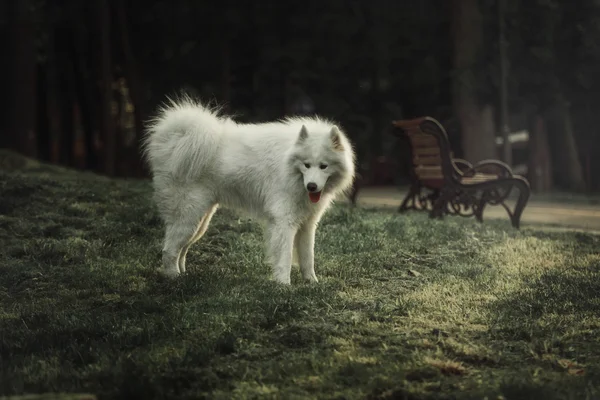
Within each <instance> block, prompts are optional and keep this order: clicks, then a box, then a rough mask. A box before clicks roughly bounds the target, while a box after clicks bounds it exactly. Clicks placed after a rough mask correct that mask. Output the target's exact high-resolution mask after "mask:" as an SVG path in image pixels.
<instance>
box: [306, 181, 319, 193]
mask: <svg viewBox="0 0 600 400" xmlns="http://www.w3.org/2000/svg"><path fill="white" fill-rule="evenodd" d="M306 188H307V189H308V191H309V192H314V191H316V190H317V184H316V183H314V182H309V183H308V185H306Z"/></svg>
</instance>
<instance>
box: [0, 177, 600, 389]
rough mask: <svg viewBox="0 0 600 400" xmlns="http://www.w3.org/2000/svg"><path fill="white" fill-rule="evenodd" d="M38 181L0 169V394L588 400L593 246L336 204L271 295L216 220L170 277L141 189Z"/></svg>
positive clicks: (225, 220) (256, 236) (227, 220)
mask: <svg viewBox="0 0 600 400" xmlns="http://www.w3.org/2000/svg"><path fill="white" fill-rule="evenodd" d="M36 168H37V170H36ZM40 171H41V172H40ZM43 171H44V168H42V167H40V166H34V169H33V170H30V171H28V172H26V173H18V172H11V173H0V395H2V394H5V395H6V394H14V393H24V392H25V393H36V392H47V391H55V392H59V391H71V392H73V391H77V392H81V391H86V392H91V393H96V394H98V395H99V397H100V398H106V399H108V398H123V399H125V398H133V397H132V396H133V395H137V396H141V397H143V398H145V399H151V398H159V397H162V398H164V397H177V398H198V397H202V395H206V396H210V397H211V398H223V399H228V398H253V397H260V398H269V397H272V398H307V397H316V396H317V395H318V396H319V397H320V398H348V399H350V398H366V397H369V396H372V397H379V398H408V399H430V398H435V399H442V398H459V399H471V398H483V397H484V396H488V398H490V399H493V398H497V396H498V395H501V394H502V395H504V396H505V398H507V399H533V398H545V399H585V398H586V396H592V395H594V394H595V395H598V389H599V388H598V385H597V384H596V385H595V386H594V384H593V383H591V382H593V381H595V382H599V381H600V333H599V332H600V331H599V329H600V318H599V315H600V300H599V298H598V294H599V293H600V255H599V249H600V239H599V237H598V236H593V235H587V234H581V233H560V234H550V233H543V232H537V231H526V232H515V231H513V230H512V229H511V228H510V227H509V224H508V222H505V223H504V222H495V223H492V222H487V223H486V224H484V225H479V224H477V223H476V222H475V221H473V220H463V219H456V218H448V219H446V220H445V221H431V220H429V219H428V218H427V217H426V216H425V215H422V214H409V215H406V216H401V215H398V214H396V213H394V212H383V211H369V210H355V211H352V210H349V209H348V208H346V207H343V206H339V207H336V208H335V209H333V210H332V211H331V212H330V213H328V214H327V217H326V218H325V219H324V221H323V223H322V225H321V227H320V229H319V231H318V236H317V249H316V251H317V254H316V262H317V275H318V276H319V278H320V279H321V283H319V284H318V285H306V284H302V283H301V282H300V275H299V272H298V271H297V269H295V270H294V272H293V277H292V280H293V285H292V286H291V287H280V286H278V285H276V284H274V283H272V282H269V281H268V280H267V278H268V276H269V268H268V266H266V265H265V264H264V259H263V255H262V238H261V230H260V228H259V227H258V226H257V225H256V224H255V223H253V222H251V221H248V220H246V219H238V218H237V217H236V216H235V215H234V214H232V213H230V212H227V211H226V210H220V211H219V212H218V213H217V215H216V217H215V218H214V220H213V221H214V222H213V224H212V226H211V227H210V229H209V231H208V233H207V235H206V236H205V238H204V239H203V240H202V241H201V242H199V243H198V244H197V245H195V246H194V247H193V249H192V251H191V254H190V255H189V256H188V270H189V272H188V274H187V276H185V278H184V279H179V280H176V281H174V282H166V281H164V280H163V279H161V278H160V277H159V276H158V275H157V274H156V272H155V271H154V269H155V267H156V266H157V265H158V263H159V256H160V254H159V253H160V239H161V236H162V227H161V223H160V221H159V219H158V218H157V215H156V213H155V211H154V209H153V208H152V206H151V204H150V188H149V186H148V184H147V183H146V182H135V181H116V180H109V179H104V178H101V177H97V176H94V175H91V174H80V173H73V172H60V171H58V172H57V171H52V172H49V173H45V172H43Z"/></svg>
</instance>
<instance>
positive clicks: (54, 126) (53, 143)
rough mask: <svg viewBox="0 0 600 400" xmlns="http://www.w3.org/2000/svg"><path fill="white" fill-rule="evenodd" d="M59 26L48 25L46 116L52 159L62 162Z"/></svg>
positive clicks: (52, 160)
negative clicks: (58, 53) (59, 145)
mask: <svg viewBox="0 0 600 400" xmlns="http://www.w3.org/2000/svg"><path fill="white" fill-rule="evenodd" d="M56 30H57V28H56V27H55V26H49V27H48V41H47V46H48V47H47V51H46V53H47V57H46V74H47V76H46V107H47V110H46V118H47V119H48V131H49V132H48V135H49V138H50V143H49V146H50V153H51V156H50V161H51V162H52V163H57V164H58V163H60V148H58V144H59V141H60V137H61V126H62V124H61V109H60V101H59V99H60V92H59V90H58V88H59V86H60V83H59V79H60V77H59V70H60V65H59V62H60V60H59V58H58V57H57V51H56V40H55V36H56V34H57V32H56Z"/></svg>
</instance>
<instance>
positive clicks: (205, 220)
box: [179, 204, 219, 273]
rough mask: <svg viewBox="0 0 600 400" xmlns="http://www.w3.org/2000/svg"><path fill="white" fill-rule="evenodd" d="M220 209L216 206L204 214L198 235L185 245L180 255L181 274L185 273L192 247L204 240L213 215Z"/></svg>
mask: <svg viewBox="0 0 600 400" xmlns="http://www.w3.org/2000/svg"><path fill="white" fill-rule="evenodd" d="M218 207H219V205H218V204H215V205H213V206H212V207H211V208H210V210H208V212H207V213H206V214H204V216H203V217H202V219H201V220H200V223H199V224H198V228H197V230H196V233H195V234H194V236H192V238H191V239H190V241H189V242H188V244H186V245H185V247H184V248H183V250H181V254H180V255H179V271H180V272H181V273H184V272H185V258H186V255H187V252H188V250H189V249H190V247H192V245H193V244H194V243H196V242H197V241H198V240H200V239H201V238H202V236H204V234H205V233H206V230H207V229H208V226H209V225H210V220H211V219H212V217H213V215H214V214H215V212H216V211H217V208H218Z"/></svg>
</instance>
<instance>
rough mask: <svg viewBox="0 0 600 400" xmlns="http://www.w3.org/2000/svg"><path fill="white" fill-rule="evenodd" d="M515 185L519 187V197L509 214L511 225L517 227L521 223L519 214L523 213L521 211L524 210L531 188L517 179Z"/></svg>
mask: <svg viewBox="0 0 600 400" xmlns="http://www.w3.org/2000/svg"><path fill="white" fill-rule="evenodd" d="M515 186H516V187H517V188H518V189H519V198H518V199H517V204H516V205H515V211H514V213H513V214H512V215H511V222H512V225H513V227H515V228H516V229H519V226H520V224H521V215H523V211H524V210H525V206H526V205H527V202H528V201H529V195H530V194H531V189H530V188H529V185H527V184H526V183H525V182H523V181H522V180H517V181H516V182H515Z"/></svg>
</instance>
